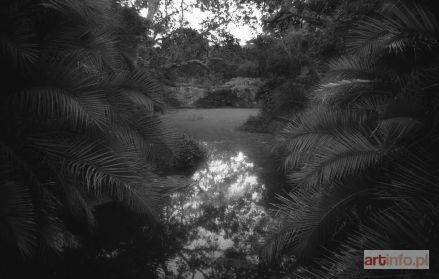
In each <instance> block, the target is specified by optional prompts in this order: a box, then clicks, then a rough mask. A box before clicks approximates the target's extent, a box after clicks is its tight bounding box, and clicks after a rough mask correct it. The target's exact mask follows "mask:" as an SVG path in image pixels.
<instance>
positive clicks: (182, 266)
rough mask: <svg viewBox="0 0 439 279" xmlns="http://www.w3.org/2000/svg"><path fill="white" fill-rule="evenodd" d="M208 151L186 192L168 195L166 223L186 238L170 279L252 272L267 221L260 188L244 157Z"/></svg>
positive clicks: (172, 266) (232, 153)
mask: <svg viewBox="0 0 439 279" xmlns="http://www.w3.org/2000/svg"><path fill="white" fill-rule="evenodd" d="M208 147H209V148H210V149H211V150H210V154H209V157H208V160H207V162H206V163H205V164H204V165H202V166H201V167H200V168H199V170H198V171H196V172H195V174H194V175H193V177H192V183H191V186H190V187H188V188H187V189H185V190H184V191H182V192H179V193H175V194H174V195H172V197H171V200H170V204H169V206H168V209H167V219H168V222H169V223H170V224H175V225H180V226H183V227H184V229H185V232H186V234H187V235H186V238H185V239H184V241H183V245H182V246H183V249H182V250H181V251H180V252H179V253H178V255H177V256H176V257H175V258H174V259H172V260H171V261H169V264H168V269H169V271H170V272H171V273H174V276H175V278H192V276H194V278H205V277H206V276H212V275H213V274H215V275H219V274H221V275H222V276H224V275H227V274H228V272H238V271H237V270H238V269H244V270H248V271H249V272H251V271H252V270H255V269H256V268H257V264H258V257H257V253H258V251H257V249H256V248H255V246H256V244H257V243H260V241H261V240H262V239H263V237H264V231H266V229H267V225H268V222H269V221H270V218H269V216H268V214H267V213H266V211H265V208H264V207H263V206H262V205H261V204H260V203H261V200H262V197H263V193H264V190H265V187H264V185H263V184H261V181H260V179H259V177H258V173H257V172H256V168H255V166H254V164H253V163H252V162H250V161H249V158H248V157H247V156H246V155H245V154H244V153H243V152H237V151H231V150H227V151H224V150H218V149H215V148H212V147H210V146H208ZM231 267H233V268H231ZM233 270H234V271H233ZM230 275H232V274H230ZM235 275H236V274H235ZM241 275H242V274H241ZM246 276H249V275H248V274H247V275H246ZM248 278H251V277H248Z"/></svg>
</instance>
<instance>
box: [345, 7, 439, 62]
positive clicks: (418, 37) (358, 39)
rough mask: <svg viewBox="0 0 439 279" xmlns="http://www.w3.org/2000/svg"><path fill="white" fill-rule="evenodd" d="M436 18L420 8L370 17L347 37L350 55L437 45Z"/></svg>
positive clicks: (400, 8)
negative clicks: (351, 53)
mask: <svg viewBox="0 0 439 279" xmlns="http://www.w3.org/2000/svg"><path fill="white" fill-rule="evenodd" d="M438 31H439V25H438V23H437V21H436V18H435V17H434V16H433V15H432V14H430V13H429V12H427V11H426V10H425V9H424V8H422V7H421V6H419V5H413V7H408V6H406V5H405V4H403V3H401V2H400V3H399V4H398V5H395V6H393V7H392V8H391V9H389V12H388V13H387V14H385V15H383V16H382V17H381V18H370V19H368V20H366V21H363V22H361V23H359V24H358V25H357V27H356V28H355V29H354V31H353V32H352V34H351V35H350V38H349V43H348V47H349V48H350V49H351V50H352V51H353V52H360V53H362V54H364V55H375V54H376V53H379V52H382V51H384V50H388V51H393V52H401V51H402V50H404V49H406V48H408V47H418V46H419V45H422V46H424V47H431V46H432V45H437V43H438V37H437V35H438Z"/></svg>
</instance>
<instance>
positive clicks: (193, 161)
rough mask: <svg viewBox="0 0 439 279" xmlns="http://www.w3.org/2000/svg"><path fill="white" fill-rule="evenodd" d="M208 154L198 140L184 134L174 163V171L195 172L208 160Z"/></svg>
mask: <svg viewBox="0 0 439 279" xmlns="http://www.w3.org/2000/svg"><path fill="white" fill-rule="evenodd" d="M206 154H207V151H206V150H205V149H204V148H203V147H201V146H200V144H199V143H198V142H197V141H196V140H194V139H193V138H192V137H189V136H187V135H185V134H183V135H182V136H181V138H180V140H179V151H178V152H177V154H176V159H175V161H174V170H175V171H183V172H190V171H193V170H194V169H195V168H196V167H197V166H198V165H199V164H200V163H201V162H202V161H203V160H204V159H205V158H206Z"/></svg>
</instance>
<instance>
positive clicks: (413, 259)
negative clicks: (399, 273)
mask: <svg viewBox="0 0 439 279" xmlns="http://www.w3.org/2000/svg"><path fill="white" fill-rule="evenodd" d="M429 252H430V251H429V250H364V261H363V262H364V269H429V254H430V253H429Z"/></svg>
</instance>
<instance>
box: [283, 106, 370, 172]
mask: <svg viewBox="0 0 439 279" xmlns="http://www.w3.org/2000/svg"><path fill="white" fill-rule="evenodd" d="M367 122H368V119H367V117H365V115H363V114H354V113H351V112H349V111H345V110H335V109H331V108H327V107H317V108H315V109H310V110H307V111H305V112H303V113H302V114H300V115H298V116H297V117H295V118H294V119H292V120H291V121H290V123H288V124H287V125H286V127H285V128H284V129H283V130H282V131H281V133H280V134H279V137H278V140H277V143H276V144H275V145H274V149H275V150H277V149H278V150H281V151H282V152H283V153H285V154H286V156H285V163H284V165H285V169H290V168H294V167H296V166H298V165H299V164H300V163H302V162H305V161H306V160H308V159H310V158H311V157H312V154H313V152H314V150H315V149H316V148H317V147H318V146H320V145H321V144H324V143H325V142H327V141H329V140H331V139H334V138H335V137H336V136H337V134H336V131H337V129H347V130H352V129H355V128H356V127H358V126H360V125H364V126H366V125H367Z"/></svg>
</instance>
